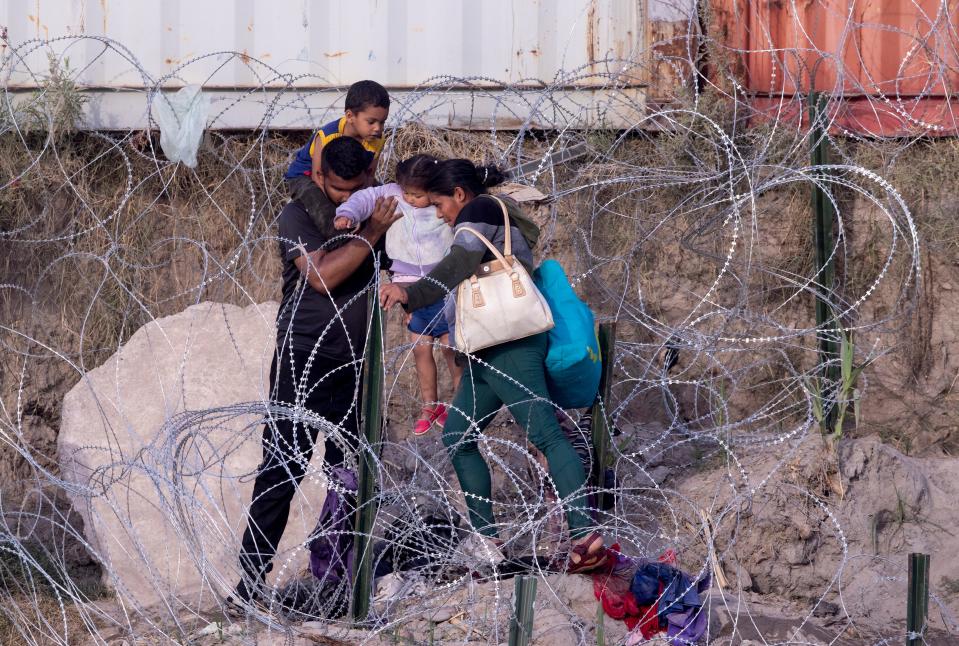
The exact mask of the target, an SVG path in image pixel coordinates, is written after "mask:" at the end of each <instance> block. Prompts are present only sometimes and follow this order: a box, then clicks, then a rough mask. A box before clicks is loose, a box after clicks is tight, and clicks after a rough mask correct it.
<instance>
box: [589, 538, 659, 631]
mask: <svg viewBox="0 0 959 646" xmlns="http://www.w3.org/2000/svg"><path fill="white" fill-rule="evenodd" d="M609 550H610V552H612V553H613V555H614V557H615V559H614V561H613V565H612V567H611V568H610V569H609V570H606V571H604V572H599V573H596V574H594V575H593V594H594V595H595V596H596V599H597V601H599V602H600V603H601V604H602V606H603V612H604V613H606V615H607V616H608V617H610V618H611V619H618V620H620V621H622V622H624V623H625V624H626V627H627V628H628V629H629V630H630V632H632V631H633V630H636V628H637V627H638V628H639V630H640V631H641V632H642V634H643V637H644V638H646V639H650V638H651V637H653V636H654V635H656V634H657V633H659V632H661V629H660V627H659V617H658V616H657V614H656V606H655V605H653V606H639V605H637V604H636V597H634V596H633V593H632V592H630V591H629V585H630V582H631V581H632V580H633V574H634V572H635V570H636V564H635V563H633V561H632V559H630V558H629V557H628V556H626V555H625V554H622V553H620V551H619V544H618V543H616V544H613V545H611V546H610V547H609ZM670 556H671V558H672V559H673V560H674V561H675V558H676V556H675V554H674V553H673V552H672V550H669V551H668V552H667V553H666V554H663V556H662V557H660V558H661V559H662V558H663V557H667V558H669V557H670Z"/></svg>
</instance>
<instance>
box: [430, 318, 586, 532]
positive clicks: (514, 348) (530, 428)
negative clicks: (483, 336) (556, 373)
mask: <svg viewBox="0 0 959 646" xmlns="http://www.w3.org/2000/svg"><path fill="white" fill-rule="evenodd" d="M477 359H478V361H477ZM545 359H546V334H545V333H543V334H537V335H535V336H531V337H527V338H525V339H519V340H517V341H510V342H509V343H504V344H501V345H498V346H494V347H492V348H487V349H485V350H480V351H479V352H477V353H476V356H475V359H471V360H470V361H469V363H468V364H467V366H466V367H465V369H464V371H463V379H462V381H461V382H460V387H459V390H457V391H456V395H455V396H454V397H453V405H452V407H451V409H450V411H449V417H448V418H447V420H446V426H445V427H444V429H443V444H444V445H446V449H447V451H448V452H449V455H450V460H451V461H452V463H453V468H454V469H456V475H457V477H458V478H459V481H460V487H462V489H463V493H464V494H465V495H466V505H467V507H468V508H469V515H470V522H471V523H472V525H473V528H474V529H476V530H477V531H479V532H480V533H482V534H485V535H486V536H491V537H495V536H496V535H497V531H496V525H495V521H494V519H493V504H492V500H491V487H492V485H491V480H490V472H489V466H488V465H487V464H486V460H484V459H483V456H482V455H481V454H480V449H479V444H478V439H479V436H480V434H481V433H482V432H483V429H485V428H486V426H487V425H488V424H489V423H490V421H491V420H492V419H493V417H494V416H495V415H496V412H497V411H498V410H499V409H500V407H501V406H502V405H503V404H506V406H508V407H509V411H510V413H511V414H512V415H513V419H515V420H516V422H517V423H518V424H520V425H521V426H523V427H524V428H525V429H526V435H527V437H529V440H530V441H531V442H532V443H533V445H534V446H536V448H537V449H538V450H539V451H540V452H542V453H543V455H544V456H546V460H547V462H548V463H549V474H550V477H551V478H552V480H553V483H554V484H555V486H556V492H557V493H558V494H559V496H560V498H561V499H562V500H563V503H564V506H565V509H566V519H567V522H568V523H569V530H570V536H571V537H572V538H574V539H576V538H581V537H582V536H585V535H586V534H588V533H589V531H590V528H591V527H592V525H593V523H592V520H591V518H590V515H589V508H588V505H587V498H586V496H587V494H586V491H585V489H584V487H583V485H584V483H585V482H586V475H585V473H584V471H583V464H582V462H580V459H579V456H578V455H577V454H576V451H575V450H574V449H573V446H572V445H571V444H570V442H569V440H568V439H567V437H566V435H565V434H564V433H563V430H562V429H561V428H560V425H559V422H558V421H557V420H556V413H555V412H554V411H555V409H554V407H553V405H552V404H551V403H550V401H549V392H548V391H547V388H546V368H545V365H544V362H545Z"/></svg>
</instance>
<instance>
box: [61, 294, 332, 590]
mask: <svg viewBox="0 0 959 646" xmlns="http://www.w3.org/2000/svg"><path fill="white" fill-rule="evenodd" d="M276 311H277V304H276V303H272V302H271V303H265V304H262V305H250V306H249V307H245V308H241V307H237V306H234V305H225V304H221V303H201V304H199V305H194V306H192V307H189V308H188V309H186V310H185V311H183V312H181V313H179V314H176V315H173V316H169V317H166V318H163V319H159V320H156V321H154V322H151V323H149V324H147V325H145V326H143V327H142V328H141V329H140V330H138V331H137V332H136V334H134V335H133V337H132V338H131V339H130V340H129V341H128V342H127V343H126V344H125V345H124V346H123V347H122V348H121V349H120V350H119V351H118V352H117V353H116V354H114V355H113V356H112V357H110V359H109V360H107V361H106V362H105V363H104V364H103V365H101V366H99V367H98V368H96V369H94V370H91V371H90V372H88V373H87V374H86V375H84V377H83V379H82V380H81V381H80V383H78V384H77V385H76V386H75V387H74V388H73V389H72V390H71V391H70V392H69V394H67V396H66V397H65V398H64V401H63V415H62V426H61V428H60V434H59V438H58V451H59V460H60V468H61V474H62V477H63V479H64V480H65V484H66V488H67V491H68V492H69V493H70V496H71V498H72V501H73V504H74V507H75V508H76V509H77V510H78V511H79V512H80V513H81V514H82V515H83V518H84V533H85V535H86V537H87V540H88V541H89V543H90V545H91V548H92V549H93V551H94V552H95V554H96V555H97V558H98V559H99V560H100V562H101V563H103V565H104V579H105V583H107V584H108V585H110V586H111V587H113V588H114V589H115V590H116V591H117V594H118V595H120V596H121V597H123V598H124V599H125V600H128V601H129V602H133V603H134V604H136V605H139V606H140V607H149V606H153V605H155V604H157V603H158V602H161V601H165V602H166V603H168V604H170V603H171V602H173V600H174V599H176V602H175V603H172V604H171V605H172V606H174V607H182V606H181V605H180V604H186V605H187V607H192V608H197V607H199V606H200V605H207V604H210V603H211V602H214V597H213V596H212V595H213V594H214V593H218V594H222V593H223V592H225V591H227V590H228V589H229V588H230V587H231V586H232V585H234V584H235V582H236V578H237V576H238V566H237V551H238V547H239V544H240V537H241V536H242V532H243V530H244V528H245V514H246V509H247V508H248V506H249V504H250V496H251V493H252V488H253V476H254V474H255V471H256V468H257V465H258V464H259V462H260V460H261V457H262V455H261V447H260V438H261V431H262V424H261V420H262V415H263V413H262V410H263V407H264V405H265V401H266V400H267V399H268V392H269V371H270V361H271V358H272V352H273V343H274V341H273V339H274V331H273V330H274V321H275V318H276ZM258 408H259V409H260V412H257V409H258ZM321 458H322V449H319V450H318V451H317V454H316V455H314V457H313V462H312V465H311V466H312V470H311V472H310V473H309V474H308V475H307V477H306V478H305V479H304V482H303V486H302V487H301V489H300V491H299V492H298V493H297V494H296V497H295V498H294V501H293V507H292V509H291V513H290V521H289V524H288V525H287V530H286V533H285V534H284V537H283V542H282V543H281V545H280V553H279V555H278V558H277V560H276V561H275V569H274V572H273V575H272V576H273V577H274V578H277V577H283V576H284V575H288V574H290V573H291V572H292V571H295V570H298V569H301V568H302V567H304V566H306V565H307V561H308V552H306V550H305V548H303V547H301V544H302V542H303V541H304V540H305V538H306V537H307V536H308V534H309V532H310V531H311V530H312V529H313V527H314V525H315V523H316V519H317V516H318V515H319V511H320V509H321V507H322V504H323V498H324V495H325V488H324V487H323V486H322V478H321V474H320V470H319V465H320V459H321ZM167 607H171V606H170V605H168V606H167Z"/></svg>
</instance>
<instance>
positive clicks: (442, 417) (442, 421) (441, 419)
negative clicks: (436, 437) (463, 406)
mask: <svg viewBox="0 0 959 646" xmlns="http://www.w3.org/2000/svg"><path fill="white" fill-rule="evenodd" d="M434 410H436V411H438V412H439V414H438V415H437V416H436V419H434V420H433V423H434V424H436V428H438V429H440V430H441V431H442V430H443V427H444V426H446V418H447V417H449V415H450V412H449V411H448V410H447V409H446V406H444V405H443V404H437V405H436V408H435V409H434Z"/></svg>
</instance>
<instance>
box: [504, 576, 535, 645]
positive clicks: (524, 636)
mask: <svg viewBox="0 0 959 646" xmlns="http://www.w3.org/2000/svg"><path fill="white" fill-rule="evenodd" d="M535 599H536V577H535V576H518V577H516V579H515V584H514V588H513V616H512V618H510V622H509V646H528V644H529V643H530V642H531V641H532V640H533V601H534V600H535Z"/></svg>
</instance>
